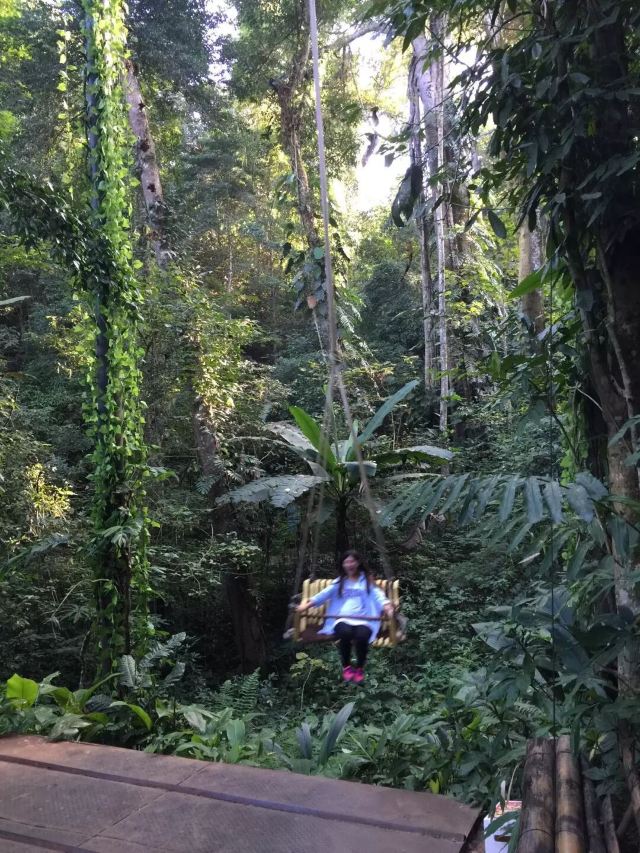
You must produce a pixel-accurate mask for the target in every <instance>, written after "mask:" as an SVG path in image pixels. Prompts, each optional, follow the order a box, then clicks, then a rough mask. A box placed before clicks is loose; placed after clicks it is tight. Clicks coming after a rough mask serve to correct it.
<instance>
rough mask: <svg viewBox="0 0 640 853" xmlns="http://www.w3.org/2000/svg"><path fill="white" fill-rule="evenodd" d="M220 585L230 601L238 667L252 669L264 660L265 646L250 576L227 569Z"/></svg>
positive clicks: (251, 670) (246, 669)
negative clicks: (238, 660)
mask: <svg viewBox="0 0 640 853" xmlns="http://www.w3.org/2000/svg"><path fill="white" fill-rule="evenodd" d="M223 589H224V593H225V597H226V600H227V604H228V605H229V613H230V616H231V624H232V625H233V637H234V642H235V645H236V651H237V652H238V657H239V658H240V668H241V669H242V671H243V672H253V671H254V670H256V669H258V667H260V666H262V664H263V663H264V662H265V659H266V655H267V650H266V645H265V640H264V632H263V630H262V623H261V621H260V617H259V615H258V610H257V606H256V602H255V599H254V596H253V593H252V591H251V587H250V583H249V579H248V578H247V576H246V575H238V574H233V573H232V572H227V573H226V574H225V576H224V580H223Z"/></svg>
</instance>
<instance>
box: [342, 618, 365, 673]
mask: <svg viewBox="0 0 640 853" xmlns="http://www.w3.org/2000/svg"><path fill="white" fill-rule="evenodd" d="M334 634H335V635H336V637H337V638H338V640H339V641H340V657H341V658H342V665H343V666H350V665H351V643H353V645H354V646H355V647H356V661H357V664H358V666H359V667H363V666H364V664H365V661H366V659H367V652H368V651H369V639H370V637H371V628H368V627H367V626H366V625H348V624H347V623H346V622H338V623H337V624H336V627H335V628H334Z"/></svg>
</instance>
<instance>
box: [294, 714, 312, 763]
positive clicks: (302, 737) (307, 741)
mask: <svg viewBox="0 0 640 853" xmlns="http://www.w3.org/2000/svg"><path fill="white" fill-rule="evenodd" d="M296 739H297V741H298V746H299V747H300V754H301V755H302V757H303V758H306V759H307V760H308V761H310V760H311V759H312V758H313V748H312V741H311V729H310V728H309V723H303V724H302V725H301V726H300V728H299V729H296Z"/></svg>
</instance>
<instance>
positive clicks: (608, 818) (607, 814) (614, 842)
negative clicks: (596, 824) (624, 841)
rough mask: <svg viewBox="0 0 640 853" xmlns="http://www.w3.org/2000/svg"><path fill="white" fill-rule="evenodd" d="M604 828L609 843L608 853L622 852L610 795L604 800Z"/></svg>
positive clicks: (607, 843)
mask: <svg viewBox="0 0 640 853" xmlns="http://www.w3.org/2000/svg"><path fill="white" fill-rule="evenodd" d="M602 830H603V832H604V839H605V842H606V845H607V853H620V846H619V844H618V838H617V836H616V825H615V821H614V819H613V808H612V806H611V797H609V796H608V795H607V796H606V797H605V798H604V800H603V801H602Z"/></svg>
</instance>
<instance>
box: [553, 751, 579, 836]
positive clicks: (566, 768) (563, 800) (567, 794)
mask: <svg viewBox="0 0 640 853" xmlns="http://www.w3.org/2000/svg"><path fill="white" fill-rule="evenodd" d="M556 853H585V843H584V809H583V806H582V785H581V783H580V769H579V767H578V762H577V760H576V757H575V755H574V754H573V752H572V750H571V738H570V737H569V735H562V736H561V737H559V738H558V739H557V740H556Z"/></svg>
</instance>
